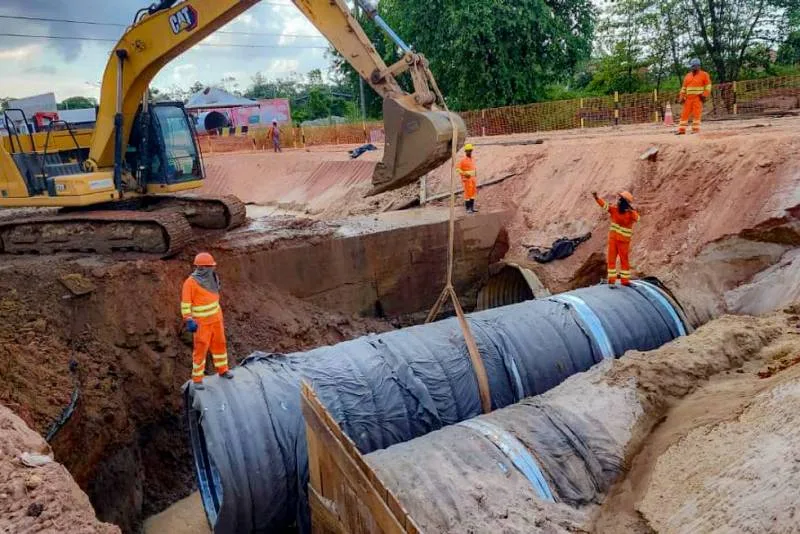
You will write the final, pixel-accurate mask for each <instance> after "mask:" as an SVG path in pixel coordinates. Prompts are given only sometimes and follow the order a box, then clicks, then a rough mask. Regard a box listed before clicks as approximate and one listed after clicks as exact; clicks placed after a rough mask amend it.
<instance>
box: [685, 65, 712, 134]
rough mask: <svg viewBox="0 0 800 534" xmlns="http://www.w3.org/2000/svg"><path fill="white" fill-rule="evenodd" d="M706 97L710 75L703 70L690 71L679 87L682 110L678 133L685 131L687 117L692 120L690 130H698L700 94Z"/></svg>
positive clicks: (707, 95)
mask: <svg viewBox="0 0 800 534" xmlns="http://www.w3.org/2000/svg"><path fill="white" fill-rule="evenodd" d="M701 95H702V96H703V97H705V98H708V97H709V96H710V95H711V76H709V75H708V73H707V72H706V71H704V70H698V71H697V74H695V73H693V72H690V73H689V74H687V75H686V77H685V78H684V79H683V86H682V87H681V96H680V97H681V100H682V101H683V111H682V112H681V122H680V124H679V125H678V133H686V127H687V126H689V118H690V117H694V120H693V121H692V131H693V132H695V133H697V132H699V131H700V123H701V122H702V120H703V101H702V100H701V99H700V96H701Z"/></svg>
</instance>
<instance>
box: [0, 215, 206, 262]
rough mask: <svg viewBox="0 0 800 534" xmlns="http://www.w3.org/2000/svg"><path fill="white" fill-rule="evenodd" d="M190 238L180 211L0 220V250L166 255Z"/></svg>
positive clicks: (27, 252)
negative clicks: (131, 252)
mask: <svg viewBox="0 0 800 534" xmlns="http://www.w3.org/2000/svg"><path fill="white" fill-rule="evenodd" d="M191 239H192V228H191V226H190V225H189V222H188V221H187V220H186V218H185V217H184V216H183V215H182V214H180V213H173V212H169V211H164V212H139V211H123V210H112V211H91V212H82V213H81V212H77V213H70V214H66V215H55V216H52V217H40V218H30V219H18V220H12V221H5V222H0V253H5V254H54V253H58V252H96V253H100V254H110V253H113V252H128V251H133V252H145V253H148V254H158V255H160V256H161V257H169V256H172V255H174V254H176V253H177V252H178V251H180V250H181V249H182V248H183V247H185V246H186V245H187V244H188V243H189V242H190V241H191Z"/></svg>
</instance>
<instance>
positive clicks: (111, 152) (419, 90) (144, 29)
mask: <svg viewBox="0 0 800 534" xmlns="http://www.w3.org/2000/svg"><path fill="white" fill-rule="evenodd" d="M258 2H259V0H185V1H182V2H176V0H161V2H160V3H159V4H154V5H153V6H151V7H150V8H149V9H146V10H142V11H140V13H139V14H137V17H136V20H134V23H133V24H132V25H131V26H130V27H129V28H128V29H127V31H126V32H125V34H124V35H123V36H122V37H121V38H120V40H119V42H118V43H117V45H116V47H115V48H114V50H113V52H112V54H111V57H110V59H109V61H108V64H107V65H106V69H105V72H104V74H103V80H102V89H101V95H100V108H99V110H98V114H97V124H96V127H95V131H94V136H93V138H92V143H91V147H90V153H89V159H88V160H87V163H86V166H87V170H97V169H108V168H114V170H115V181H117V183H118V182H119V179H120V177H119V173H120V168H121V162H122V157H123V151H124V147H125V146H126V145H127V142H128V139H129V138H130V135H131V129H132V127H133V123H134V117H135V115H136V113H137V110H138V108H139V105H140V103H141V102H142V95H144V93H145V91H146V89H147V87H148V86H149V84H150V82H151V81H152V79H153V78H154V77H155V75H156V74H157V73H158V72H159V70H161V68H162V67H164V66H165V65H166V64H167V63H168V62H169V61H171V60H172V59H174V58H175V57H177V56H178V55H180V54H181V53H183V52H185V51H186V50H188V49H190V48H191V47H192V46H194V45H196V44H198V43H199V42H200V41H202V40H203V39H204V38H206V37H208V36H209V35H211V34H212V33H214V32H215V31H216V30H218V29H219V28H221V27H222V26H224V25H225V24H227V23H228V22H230V21H231V20H233V19H234V18H236V17H237V16H238V15H240V14H241V13H243V12H245V11H247V10H248V9H249V8H251V7H253V6H254V5H256V4H257V3H258ZM293 2H294V4H295V5H296V6H297V7H298V9H299V10H300V11H301V12H302V13H303V14H304V15H305V16H306V17H307V18H308V19H309V21H311V23H312V24H314V26H316V27H317V29H318V30H319V31H320V32H321V33H322V34H323V35H324V36H325V37H326V38H327V39H328V40H329V41H330V43H331V44H332V45H333V46H334V47H335V48H336V50H338V51H339V52H340V53H341V54H342V55H343V56H344V58H345V59H346V60H347V61H348V62H349V63H350V64H351V65H352V66H353V68H354V69H355V70H356V71H358V73H359V74H360V75H361V76H362V77H363V78H364V79H365V80H366V81H367V82H368V83H369V84H370V86H371V87H372V88H373V89H374V90H375V91H376V92H377V93H378V94H379V95H381V97H383V99H384V123H385V133H386V146H385V150H384V159H383V162H382V163H380V164H378V166H377V167H376V171H375V174H374V176H373V185H374V187H373V190H372V191H371V193H372V194H374V193H377V192H381V191H387V190H391V189H396V188H397V187H401V186H403V185H406V184H408V183H411V182H413V181H414V180H416V179H417V178H418V177H420V176H422V175H423V174H425V173H426V172H428V171H430V170H432V169H434V168H436V167H438V166H439V165H441V164H442V163H444V162H445V161H446V160H447V159H448V158H449V157H450V153H451V141H452V139H453V134H454V130H453V125H455V126H456V128H455V129H456V131H457V135H456V142H457V143H459V144H460V143H462V142H463V140H464V137H465V130H466V128H465V126H464V123H463V121H462V120H461V119H460V117H458V116H457V115H454V114H453V115H451V114H449V113H447V112H445V111H442V110H440V109H439V108H437V106H436V97H435V95H434V93H433V92H432V91H431V87H432V86H433V87H435V82H434V81H433V77H432V75H431V74H430V70H429V69H428V67H427V61H426V60H425V58H424V57H423V56H422V55H420V54H416V53H415V52H413V51H412V50H411V49H410V48H409V47H407V46H406V45H405V44H404V43H402V41H400V40H399V38H397V36H396V35H394V33H393V32H391V29H389V28H388V26H386V25H385V23H383V21H382V20H381V19H380V17H378V16H377V14H376V12H375V10H374V8H373V7H371V6H369V5H365V8H366V11H367V13H368V14H370V16H371V17H373V19H375V20H376V22H379V24H380V25H381V26H382V27H383V28H384V29H385V30H386V31H388V32H391V33H390V35H391V36H392V37H393V38H394V39H395V40H396V41H397V42H398V43H399V45H400V47H401V48H402V49H403V50H404V52H405V54H404V57H403V58H402V59H401V60H400V61H398V62H397V63H396V64H394V65H391V66H387V65H386V64H385V63H384V62H383V60H382V59H381V57H380V56H379V55H378V54H377V52H376V51H375V49H374V47H373V46H372V44H371V43H370V41H369V38H368V37H367V35H366V34H365V33H364V30H363V28H361V26H360V25H359V23H358V22H357V21H356V19H355V18H354V17H352V16H351V14H350V12H349V10H348V8H347V5H346V4H345V3H344V1H343V0H293ZM407 70H408V71H410V73H411V77H412V81H413V83H414V88H415V90H414V93H413V94H408V93H406V92H405V91H403V89H402V88H401V87H400V85H399V83H398V82H397V79H396V76H397V75H398V74H400V73H402V72H404V71H407Z"/></svg>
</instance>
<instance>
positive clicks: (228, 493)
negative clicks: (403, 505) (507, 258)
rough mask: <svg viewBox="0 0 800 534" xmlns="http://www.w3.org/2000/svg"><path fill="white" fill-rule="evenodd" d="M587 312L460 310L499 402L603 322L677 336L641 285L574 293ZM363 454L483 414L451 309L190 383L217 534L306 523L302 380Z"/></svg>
mask: <svg viewBox="0 0 800 534" xmlns="http://www.w3.org/2000/svg"><path fill="white" fill-rule="evenodd" d="M566 295H571V297H570V298H574V297H577V298H578V299H580V300H581V301H583V302H584V303H585V304H586V305H587V306H588V307H589V308H591V312H590V313H591V314H592V315H594V318H593V319H594V321H591V320H589V319H590V318H589V317H587V315H586V311H585V310H583V311H581V309H580V307H577V306H575V305H573V304H569V303H565V302H562V301H559V300H557V298H552V299H543V300H534V301H528V302H525V303H521V304H515V305H512V306H506V307H503V308H497V309H493V310H487V311H483V312H478V313H474V314H471V315H469V316H468V320H469V322H470V325H471V327H472V330H473V334H474V336H475V339H476V341H477V343H478V347H479V350H480V352H481V356H482V358H483V360H484V363H485V366H486V371H487V374H488V375H489V383H490V387H491V393H492V404H493V407H494V408H501V407H504V406H507V405H509V404H512V403H514V402H517V401H519V400H520V399H521V398H523V397H526V396H531V395H536V394H539V393H543V392H544V391H547V390H548V389H550V388H552V387H554V386H556V385H558V384H559V383H561V382H562V381H563V380H564V379H566V378H567V377H568V376H570V375H572V374H574V373H576V372H580V371H584V370H586V369H588V368H589V367H591V366H592V365H593V364H595V363H597V362H599V361H600V360H601V359H603V351H602V349H601V346H600V345H599V343H598V340H597V339H596V337H597V331H596V330H595V331H594V334H593V333H592V332H593V330H592V326H591V324H592V322H595V323H597V322H598V321H597V320H598V319H599V324H602V328H603V330H604V331H605V335H606V336H607V338H608V340H609V341H610V345H611V346H612V347H613V353H614V355H615V356H620V355H622V354H623V353H624V352H625V351H626V350H629V349H638V350H650V349H654V348H656V347H659V346H661V345H662V344H664V343H666V342H667V341H670V340H671V339H673V338H674V337H676V336H677V335H679V334H680V333H681V329H682V325H680V324H675V323H674V322H673V321H672V319H671V318H670V314H669V310H668V309H666V306H669V304H668V303H667V301H666V300H663V299H660V298H657V295H658V293H657V292H654V291H652V290H650V291H646V290H645V288H644V287H634V288H620V289H616V290H611V289H609V288H608V287H606V286H597V287H592V288H587V289H581V290H578V291H573V292H570V293H568V294H566ZM302 379H306V380H308V381H309V382H310V383H311V384H312V386H313V388H314V390H315V391H316V393H317V395H318V397H319V399H320V400H321V401H322V403H323V404H324V405H325V406H326V407H327V409H328V410H329V411H330V412H331V414H332V415H333V417H334V418H335V419H336V420H337V421H338V422H339V424H340V425H341V426H342V429H343V430H344V431H345V432H346V433H347V435H348V436H350V437H351V438H352V439H353V441H354V442H355V443H356V445H357V446H358V447H359V449H360V450H361V451H362V452H364V453H368V452H371V451H374V450H377V449H381V448H385V447H388V446H390V445H392V444H395V443H400V442H403V441H407V440H410V439H413V438H414V437H417V436H421V435H424V434H427V433H428V432H431V431H433V430H437V429H439V428H441V427H443V426H447V425H451V424H454V423H457V422H459V421H463V420H465V419H469V418H472V417H475V416H477V415H479V414H480V399H479V394H478V388H477V382H476V380H475V376H474V374H473V371H472V367H471V364H470V360H469V356H468V352H467V348H466V346H465V343H464V341H463V337H462V334H461V331H460V329H459V326H458V323H457V321H456V320H455V319H452V318H451V319H447V320H444V321H439V322H436V323H432V324H429V325H423V326H416V327H412V328H406V329H403V330H398V331H394V332H389V333H385V334H380V335H371V336H365V337H362V338H359V339H355V340H352V341H348V342H344V343H340V344H338V345H335V346H332V347H322V348H319V349H315V350H312V351H309V352H306V353H297V354H292V355H274V354H272V355H270V354H265V353H255V354H253V355H251V356H250V357H249V358H248V359H247V360H246V361H245V362H243V364H242V365H241V366H240V367H239V368H238V369H237V372H236V378H235V379H234V380H232V381H227V380H217V379H216V378H215V377H212V378H210V379H207V380H206V389H205V390H204V391H200V392H195V391H193V390H192V389H191V388H189V389H187V391H186V413H187V418H188V422H189V428H190V435H191V436H190V437H191V440H192V447H193V453H194V458H195V466H196V472H197V475H198V480H199V486H200V490H201V494H202V496H203V502H204V506H205V508H206V512H207V514H208V516H209V519H210V521H211V522H212V523H215V525H216V527H215V532H217V533H234V532H236V533H240V532H271V531H274V530H276V529H278V528H280V527H283V526H287V525H290V524H292V523H294V522H295V521H298V522H299V523H300V527H301V530H305V531H307V530H308V507H307V500H306V495H305V484H306V481H307V478H308V473H307V453H306V442H305V428H304V423H303V417H302V414H301V411H300V393H299V391H300V382H301V380H302Z"/></svg>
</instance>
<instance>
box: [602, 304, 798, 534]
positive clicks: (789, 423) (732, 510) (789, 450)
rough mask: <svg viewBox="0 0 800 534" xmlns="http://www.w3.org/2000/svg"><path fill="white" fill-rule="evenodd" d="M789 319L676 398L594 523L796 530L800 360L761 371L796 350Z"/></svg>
mask: <svg viewBox="0 0 800 534" xmlns="http://www.w3.org/2000/svg"><path fill="white" fill-rule="evenodd" d="M789 321H790V328H789V329H786V330H784V334H783V335H782V336H781V337H779V338H778V339H776V340H775V341H773V342H772V343H771V344H770V345H768V346H766V347H765V348H764V349H762V350H760V351H759V352H758V354H757V357H756V358H755V359H754V360H752V361H749V362H746V363H745V364H744V365H743V366H742V367H741V368H738V369H735V370H729V371H726V372H723V373H720V374H717V375H715V376H713V377H711V379H710V380H709V381H708V383H706V384H702V385H701V386H700V387H699V388H698V389H697V390H696V391H694V392H692V393H691V394H689V395H687V396H686V397H684V398H682V399H679V400H677V401H673V402H672V403H671V406H670V408H669V410H668V411H666V413H664V415H663V417H662V419H661V420H660V421H659V423H658V426H656V427H655V428H654V430H653V432H652V433H651V434H650V435H649V436H647V439H646V441H645V442H644V444H643V447H642V448H641V450H640V451H639V452H638V453H637V454H636V455H635V456H634V457H633V458H632V459H631V461H630V465H631V467H630V470H629V471H628V473H627V474H626V476H625V477H624V478H623V479H622V480H621V481H620V482H619V483H618V484H617V485H616V486H615V487H614V488H613V489H612V490H611V491H610V492H609V497H608V499H607V500H606V502H604V503H603V506H602V508H601V510H600V512H599V514H598V516H597V518H596V521H595V523H594V525H593V531H595V532H598V533H608V534H612V533H616V532H621V531H626V532H635V533H643V534H644V533H651V532H659V533H662V532H663V533H678V532H680V533H690V532H765V533H766V532H793V531H794V528H795V526H796V519H795V515H796V514H797V513H798V511H800V510H798V508H799V507H800V501H798V499H797V495H798V493H797V492H798V487H799V486H800V465H799V464H798V462H800V460H798V459H800V447H799V446H798V437H800V436H799V435H798V432H800V430H798V428H800V426H798V416H797V414H798V409H800V367H798V366H797V365H791V366H789V367H786V368H785V369H783V370H781V371H778V372H776V373H775V374H774V375H772V376H765V375H766V374H769V373H766V372H765V371H767V370H769V369H770V368H772V369H775V368H777V367H779V366H777V365H776V362H779V361H782V360H787V361H788V360H790V359H794V358H795V357H796V356H797V355H798V354H800V335H798V334H799V333H798V332H797V330H796V328H794V325H795V324H796V321H797V317H796V316H790V317H789Z"/></svg>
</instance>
